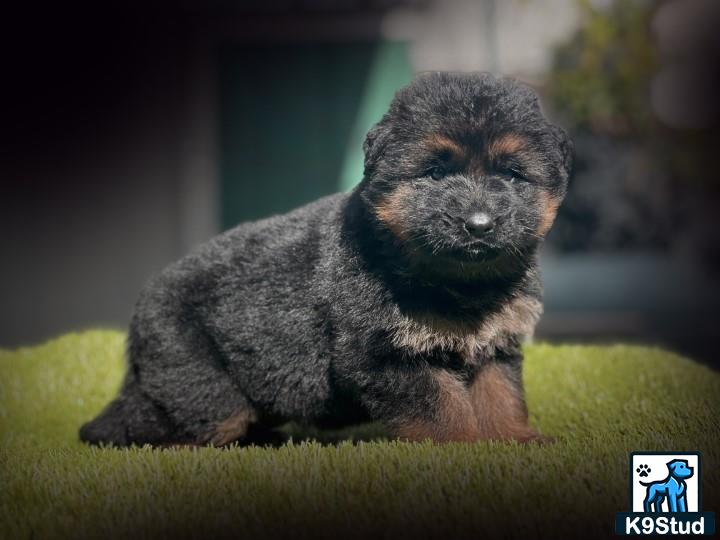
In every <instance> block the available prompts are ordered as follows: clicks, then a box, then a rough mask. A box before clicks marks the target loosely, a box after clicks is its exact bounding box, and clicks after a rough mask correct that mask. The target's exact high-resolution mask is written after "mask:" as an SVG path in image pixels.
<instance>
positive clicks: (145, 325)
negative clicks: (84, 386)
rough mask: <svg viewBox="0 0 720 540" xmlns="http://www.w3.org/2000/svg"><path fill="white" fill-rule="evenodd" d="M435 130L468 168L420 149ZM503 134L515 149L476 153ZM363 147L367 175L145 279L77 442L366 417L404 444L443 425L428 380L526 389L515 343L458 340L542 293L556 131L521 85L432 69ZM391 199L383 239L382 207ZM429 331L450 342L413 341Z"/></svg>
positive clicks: (437, 387)
mask: <svg viewBox="0 0 720 540" xmlns="http://www.w3.org/2000/svg"><path fill="white" fill-rule="evenodd" d="M438 135H439V136H442V138H443V139H442V140H451V141H453V142H455V143H456V145H457V146H458V147H462V148H463V149H465V150H466V151H467V153H466V154H465V156H464V157H461V158H457V157H452V156H449V155H448V153H447V152H444V151H443V152H440V153H439V154H438V153H437V152H436V151H435V150H433V149H432V148H430V147H428V143H427V141H428V138H429V137H430V138H432V137H436V138H437V136H438ZM507 135H514V136H515V135H516V136H519V137H521V138H522V141H523V147H522V149H521V150H520V151H518V152H513V153H511V155H506V156H501V157H499V158H497V159H495V160H493V159H490V158H488V156H487V150H488V149H489V148H490V147H491V145H492V143H493V141H495V140H498V139H499V138H502V137H504V136H507ZM364 149H365V155H366V157H365V175H364V179H363V181H362V182H361V184H360V185H359V186H358V187H357V188H356V189H354V190H353V191H352V192H351V193H349V194H337V195H332V196H329V197H326V198H323V199H321V200H318V201H316V202H314V203H312V204H309V205H307V206H305V207H302V208H299V209H297V210H295V211H293V212H291V213H289V214H286V215H281V216H275V217H271V218H269V219H265V220H262V221H258V222H254V223H246V224H242V225H239V226H237V227H236V228H234V229H232V230H229V231H227V232H225V233H223V234H221V235H219V236H218V237H216V238H214V239H212V240H211V241H209V242H208V243H206V244H205V245H203V246H201V247H200V248H199V249H198V250H197V251H195V252H194V253H191V254H190V255H188V256H186V257H184V258H183V259H181V260H180V261H178V262H177V263H175V264H173V265H171V266H170V267H169V268H167V269H166V270H165V271H163V272H162V273H161V274H160V275H159V276H157V277H155V278H154V279H152V280H151V281H150V282H149V283H148V284H147V286H146V287H145V288H144V290H143V292H142V294H141V296H140V299H139V301H138V303H137V307H136V310H135V314H134V316H133V319H132V322H131V325H130V332H129V337H128V362H129V369H128V372H127V375H126V379H125V382H124V385H123V387H122V390H121V392H120V395H119V396H118V397H117V398H116V400H115V401H113V402H112V403H111V404H110V405H108V407H107V408H106V409H105V410H104V411H103V412H102V413H101V414H100V415H99V416H98V417H97V418H96V419H94V420H93V421H92V422H89V423H88V424H86V425H84V426H83V427H82V429H81V431H80V437H81V439H82V440H84V441H87V442H89V443H96V444H97V443H108V444H114V445H121V446H122V445H128V444H132V443H151V444H173V443H193V444H194V443H197V444H203V443H208V442H212V443H216V444H218V443H219V444H225V443H227V442H230V440H232V439H242V438H243V435H244V433H245V432H244V431H243V429H239V430H238V431H237V432H235V433H234V435H235V436H234V437H233V436H232V435H233V431H232V430H230V436H227V435H226V436H219V437H218V435H217V433H218V426H220V425H222V423H223V422H224V421H226V420H227V419H228V418H233V417H238V415H240V417H241V419H244V418H248V419H249V420H248V423H249V424H253V425H257V426H262V427H265V428H267V427H272V426H276V425H278V424H280V423H282V422H285V421H287V420H295V421H300V422H304V423H308V424H313V425H317V426H321V427H322V426H344V425H348V424H353V423H357V422H361V421H366V420H378V421H381V422H384V423H385V424H386V425H387V426H388V427H389V428H390V429H396V430H397V432H398V434H402V432H403V431H402V429H401V428H400V427H401V426H407V425H408V424H412V423H414V422H418V423H420V424H423V425H425V424H428V423H429V424H433V423H440V422H444V421H445V419H444V417H443V416H442V414H441V412H442V411H439V407H441V405H440V403H441V399H442V395H441V393H442V392H443V389H442V386H441V384H440V383H439V382H438V381H439V379H438V377H437V375H438V374H439V373H446V374H450V375H452V377H453V378H454V379H453V380H458V381H461V382H462V384H464V385H466V386H467V387H468V388H469V387H470V385H471V384H472V381H473V380H474V378H475V377H476V376H477V374H478V373H479V372H481V371H482V369H483V366H485V365H487V364H489V363H496V364H497V365H502V366H503V369H505V370H506V372H507V373H508V380H509V381H510V383H511V384H512V385H513V386H514V387H517V388H518V389H520V388H521V386H520V385H521V383H520V380H521V379H520V361H521V354H520V351H519V342H520V339H521V338H522V336H521V335H518V334H516V333H514V332H513V331H512V327H509V328H510V330H506V329H505V327H502V328H500V329H499V330H498V332H499V333H497V335H495V334H493V335H492V337H491V338H487V339H483V336H484V335H485V334H481V333H479V334H473V331H470V332H469V333H468V330H467V329H468V328H470V329H473V328H481V327H482V325H483V324H484V323H487V324H488V325H490V323H489V322H488V321H490V319H491V318H492V316H493V315H494V314H497V313H498V312H499V311H500V310H502V309H503V307H504V306H507V305H508V302H510V301H511V300H513V299H518V298H534V299H539V298H540V296H541V288H540V283H539V279H538V274H537V270H536V266H537V250H538V247H539V246H540V244H541V241H542V235H540V234H537V231H538V227H539V226H540V225H539V224H540V222H541V221H542V215H543V208H542V204H541V203H540V202H539V201H540V200H545V199H542V197H541V196H542V195H543V193H544V194H545V195H549V196H551V197H554V198H555V200H558V201H559V199H561V198H562V196H563V195H564V193H565V188H566V185H567V180H568V176H569V173H570V168H571V145H570V142H569V140H568V139H567V136H566V135H565V133H564V132H563V131H562V130H561V129H559V128H557V127H555V126H552V125H551V124H549V123H548V122H547V121H546V120H545V119H544V117H543V116H542V113H541V111H540V109H539V106H538V102H537V98H536V96H535V94H534V93H533V92H532V90H530V89H528V88H527V87H524V86H522V85H519V84H517V83H514V82H512V81H509V80H504V79H496V78H494V77H493V76H490V75H487V74H449V73H431V74H425V75H421V76H419V77H418V78H417V79H416V80H415V81H414V82H413V83H412V84H411V85H409V86H408V87H406V88H404V89H402V90H400V91H399V92H398V94H397V95H396V97H395V99H394V101H393V103H392V105H391V107H390V110H389V111H388V113H387V114H386V115H385V116H384V117H383V119H382V120H381V121H380V122H379V123H378V124H377V125H376V126H375V127H374V128H373V129H372V130H371V131H370V133H368V136H367V139H366V141H365V146H364ZM400 186H404V189H405V191H404V192H403V193H404V195H403V197H400V198H399V199H398V201H396V204H395V206H394V207H393V211H392V212H390V214H391V216H392V217H393V218H398V221H399V222H400V223H399V224H396V227H394V228H393V227H391V226H389V225H388V223H387V221H383V219H379V217H378V216H379V215H378V209H379V208H380V207H382V205H383V204H384V203H386V202H387V200H388V199H387V198H388V197H390V196H391V195H392V194H393V193H395V192H396V190H398V188H399V187H400ZM477 210H483V211H486V212H488V213H489V214H491V215H492V216H493V217H494V218H495V219H496V224H495V227H494V229H493V231H492V233H491V234H490V235H488V236H487V237H485V238H483V239H482V240H476V239H473V238H471V237H469V235H468V233H467V230H466V228H465V226H464V225H463V219H465V217H466V216H467V214H468V213H469V212H473V211H477ZM438 321H439V322H438ZM413 323H417V325H419V326H413ZM408 324H410V327H408ZM408 328H410V330H407V329H408ZM413 328H414V330H413ZM456 328H457V332H456V331H455V329H456ZM398 329H400V330H398ZM423 329H425V330H427V331H428V332H430V333H432V332H433V331H435V330H438V329H441V330H442V331H443V332H445V333H444V334H442V335H443V336H446V337H447V336H449V337H448V340H447V341H446V342H443V341H437V340H435V338H433V337H432V335H431V334H428V335H430V338H429V339H428V340H426V341H422V339H420V338H422V337H423V336H425V337H427V336H426V334H425V333H424V330H423ZM406 330H407V333H403V332H405V331H406ZM413 331H414V332H416V333H415V334H413ZM489 333H490V334H492V332H491V331H489ZM456 334H457V336H458V338H457V339H454V338H453V336H455V335H456ZM438 335H439V334H438ZM474 335H477V336H479V337H477V339H475V341H472V336H474ZM402 336H404V337H402ZM463 339H464V341H463ZM421 343H424V344H425V345H426V347H425V349H423V347H422V346H420V344H421ZM466 343H467V344H470V345H468V347H469V348H468V347H466V346H465V344H466ZM413 344H417V346H415V345H413ZM246 413H247V414H246ZM243 415H245V416H243ZM431 433H434V432H431ZM443 433H445V432H443ZM430 436H433V435H432V434H431V435H430ZM477 436H479V437H481V436H482V434H480V435H477ZM433 437H434V436H433ZM434 438H438V439H443V440H455V439H457V438H461V437H458V436H457V434H455V435H453V434H452V433H451V434H449V435H447V434H446V436H443V437H440V436H438V437H434Z"/></svg>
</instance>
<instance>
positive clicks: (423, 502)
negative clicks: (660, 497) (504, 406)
mask: <svg viewBox="0 0 720 540" xmlns="http://www.w3.org/2000/svg"><path fill="white" fill-rule="evenodd" d="M123 339H124V336H123V335H122V334H121V333H118V332H112V331H90V332H85V333H81V334H71V335H66V336H64V337H61V338H59V339H56V340H53V341H51V342H49V343H47V344H44V345H41V346H38V347H32V348H24V349H20V350H16V351H0V487H1V490H0V537H2V538H13V539H14V538H27V539H30V538H33V539H42V538H68V539H70V538H73V539H75V538H115V537H117V538H120V537H126V538H133V539H135V540H137V539H141V538H173V539H176V538H184V537H200V536H202V537H215V538H217V537H237V538H257V537H268V536H273V537H277V536H285V537H288V538H301V537H308V538H310V537H312V538H316V537H317V538H322V537H325V538H336V537H337V536H338V533H339V532H341V533H342V536H343V537H345V538H368V537H372V538H376V537H384V538H389V537H393V538H397V537H404V536H424V537H430V536H442V537H444V538H459V537H474V538H489V537H493V536H496V535H502V536H504V537H506V538H533V537H537V536H545V537H548V538H562V537H568V536H569V535H573V536H574V535H575V534H576V533H577V532H578V531H579V530H582V531H584V536H586V537H587V538H592V537H612V536H613V534H612V526H613V519H614V514H615V512H617V511H625V510H628V504H629V503H628V493H627V491H628V488H627V485H628V478H627V476H628V453H629V452H630V451H633V450H700V451H701V452H702V457H703V479H702V482H703V507H704V509H705V510H716V511H717V510H720V506H719V505H718V496H717V488H718V485H719V483H720V482H719V480H720V473H719V470H718V463H720V449H719V448H718V445H717V442H718V439H719V438H720V437H719V435H720V424H719V421H718V418H719V414H718V413H719V412H720V406H719V400H720V375H719V374H718V373H715V372H713V371H711V370H709V369H708V368H706V367H703V366H700V365H697V364H695V363H693V362H691V361H689V360H687V359H684V358H682V357H679V356H677V355H674V354H671V353H668V352H664V351H661V350H657V349H650V348H642V347H627V346H612V347H587V346H559V347H558V346H549V345H532V346H528V347H527V348H526V358H527V359H526V367H525V381H526V387H527V397H528V404H529V407H530V411H531V421H532V423H533V424H534V425H536V426H537V427H539V428H540V429H541V430H542V431H543V432H544V433H546V434H550V435H554V436H556V437H557V438H558V442H557V443H556V444H554V445H550V446H542V447H541V446H537V445H528V446H521V445H517V444H508V443H504V444H503V443H478V444H448V445H433V444H430V443H422V444H410V443H399V442H395V441H387V440H379V441H373V442H357V441H356V442H355V443H352V442H343V443H340V444H339V445H332V444H320V443H317V442H301V441H299V440H298V439H297V438H296V439H294V440H295V442H291V443H289V444H287V445H285V446H282V447H280V448H256V447H251V448H238V447H235V448H231V449H228V450H221V449H213V448H204V449H199V450H189V449H184V450H153V449H150V448H137V449H131V450H114V449H96V448H88V447H85V446H83V445H82V444H80V443H79V442H78V440H77V430H78V427H79V426H80V424H81V423H82V422H84V421H86V420H88V419H90V418H91V417H92V416H93V415H94V414H95V413H97V412H98V411H99V410H100V408H101V407H102V406H104V405H105V404H106V403H107V401H108V400H109V399H110V398H111V397H112V396H113V395H114V393H115V391H116V389H117V388H118V386H119V383H120V380H121V377H122V372H123V360H122V354H123ZM357 433H360V432H355V434H357ZM352 434H353V433H352V432H351V433H350V436H352Z"/></svg>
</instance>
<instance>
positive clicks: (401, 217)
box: [375, 184, 413, 241]
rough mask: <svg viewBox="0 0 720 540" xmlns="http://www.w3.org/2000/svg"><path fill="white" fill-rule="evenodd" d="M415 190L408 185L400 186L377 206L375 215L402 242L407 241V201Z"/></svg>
mask: <svg viewBox="0 0 720 540" xmlns="http://www.w3.org/2000/svg"><path fill="white" fill-rule="evenodd" d="M412 191H413V188H412V187H411V186H410V185H408V184H400V185H399V186H397V187H396V188H395V190H394V191H392V192H391V193H389V194H388V195H386V196H385V198H384V199H383V200H381V201H380V202H379V203H378V204H377V205H376V206H375V215H376V216H377V218H378V219H379V220H380V221H381V222H382V223H384V224H385V226H386V227H387V228H388V229H390V231H391V232H392V233H393V234H394V235H395V236H396V237H398V238H399V239H400V240H402V241H405V240H407V230H406V229H405V212H406V208H407V205H406V202H405V201H406V199H407V198H408V197H409V196H410V195H411V194H412Z"/></svg>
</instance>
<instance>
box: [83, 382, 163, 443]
mask: <svg viewBox="0 0 720 540" xmlns="http://www.w3.org/2000/svg"><path fill="white" fill-rule="evenodd" d="M171 428H172V426H171V422H170V421H169V419H168V418H167V415H166V414H164V413H163V411H161V410H159V409H158V407H157V406H156V405H155V404H154V403H153V402H151V401H150V399H149V398H147V397H146V396H145V395H143V394H142V392H140V391H139V390H138V389H137V388H136V386H135V385H134V384H133V383H132V382H126V384H125V387H124V388H123V390H122V392H121V394H120V396H119V397H118V398H116V399H115V400H114V401H112V402H110V404H108V406H107V407H105V409H103V411H102V412H101V413H100V414H99V415H98V416H97V417H96V418H95V419H93V420H91V421H90V422H88V423H86V424H84V425H83V426H82V427H81V428H80V433H79V435H80V440H81V441H83V442H86V443H88V444H92V445H108V446H130V445H131V444H146V443H148V444H159V443H164V442H167V440H168V439H169V438H170V437H171V434H172V429H171Z"/></svg>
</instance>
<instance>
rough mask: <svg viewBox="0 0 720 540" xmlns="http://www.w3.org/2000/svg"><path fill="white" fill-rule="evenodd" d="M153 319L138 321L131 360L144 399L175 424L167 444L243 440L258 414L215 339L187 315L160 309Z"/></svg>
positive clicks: (132, 336) (133, 331)
mask: <svg viewBox="0 0 720 540" xmlns="http://www.w3.org/2000/svg"><path fill="white" fill-rule="evenodd" d="M149 315H150V316H143V313H140V314H138V315H137V316H136V318H135V319H134V320H133V324H132V325H131V329H130V335H129V347H128V355H129V359H130V364H131V369H132V370H133V371H134V372H135V373H136V375H137V378H138V384H139V385H140V387H141V389H142V391H143V393H144V394H145V395H147V396H148V397H149V398H150V399H151V400H152V401H153V403H155V404H157V405H158V406H159V407H160V408H161V409H162V410H163V411H164V412H165V414H166V415H167V417H168V418H169V420H170V421H171V422H172V424H173V427H174V431H173V433H172V434H171V437H170V439H169V440H166V441H163V442H165V443H177V442H181V443H187V442H191V443H197V444H208V443H210V442H213V440H214V442H213V443H214V444H218V445H220V444H227V442H229V441H230V439H233V438H235V439H236V438H240V437H242V436H243V435H244V431H245V430H246V429H247V425H246V424H249V423H250V422H252V421H254V420H255V416H254V415H255V412H254V411H253V410H252V407H251V406H250V404H249V402H248V400H247V399H246V398H245V396H244V395H243V393H242V392H241V391H240V389H239V388H238V386H237V385H236V384H235V383H234V381H233V380H232V378H231V374H230V373H228V371H227V370H226V369H225V367H224V361H223V359H222V358H221V356H220V353H219V351H218V350H217V348H216V347H215V345H214V343H213V341H212V339H211V337H210V336H209V335H208V334H207V333H206V332H205V331H203V329H202V328H201V327H200V326H199V325H197V324H195V323H194V321H192V320H191V319H190V317H189V316H187V315H184V316H183V313H182V312H179V313H178V312H177V311H176V310H170V309H166V310H165V311H164V312H163V311H161V310H157V309H156V310H153V311H151V312H150V313H149ZM243 411H244V412H243ZM231 418H234V420H229V419H231ZM226 421H227V423H225V422H226ZM220 425H222V426H223V427H222V428H221V429H220V430H219V431H218V429H217V427H218V426H220ZM219 433H222V435H220V434H219Z"/></svg>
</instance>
